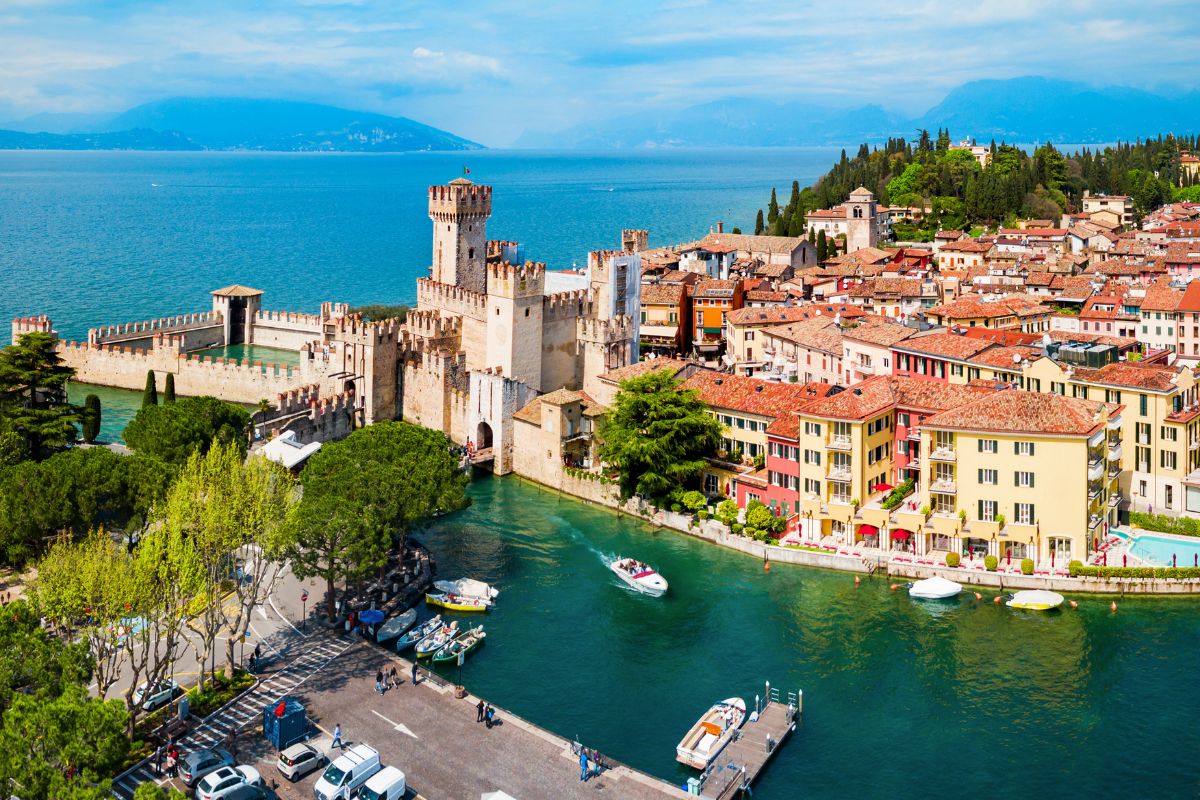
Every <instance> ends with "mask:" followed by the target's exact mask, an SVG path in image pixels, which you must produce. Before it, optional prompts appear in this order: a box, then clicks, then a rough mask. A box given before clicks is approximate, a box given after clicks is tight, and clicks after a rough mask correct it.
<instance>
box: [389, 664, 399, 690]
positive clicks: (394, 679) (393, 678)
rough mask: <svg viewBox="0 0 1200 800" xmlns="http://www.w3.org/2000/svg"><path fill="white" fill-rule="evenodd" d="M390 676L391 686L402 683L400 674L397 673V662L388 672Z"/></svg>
mask: <svg viewBox="0 0 1200 800" xmlns="http://www.w3.org/2000/svg"><path fill="white" fill-rule="evenodd" d="M388 678H389V680H388V685H389V686H393V687H395V686H399V685H400V683H401V681H400V676H399V675H397V674H396V665H395V664H393V665H392V671H391V672H389V673H388Z"/></svg>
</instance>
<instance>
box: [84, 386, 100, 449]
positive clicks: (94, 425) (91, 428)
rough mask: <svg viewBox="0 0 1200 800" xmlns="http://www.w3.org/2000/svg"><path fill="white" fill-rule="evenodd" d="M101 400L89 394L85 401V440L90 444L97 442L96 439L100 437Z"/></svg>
mask: <svg viewBox="0 0 1200 800" xmlns="http://www.w3.org/2000/svg"><path fill="white" fill-rule="evenodd" d="M100 416H101V411H100V398H99V397H97V396H96V395H94V394H89V395H88V396H87V397H85V398H84V400H83V414H82V417H81V419H82V422H83V440H84V441H85V442H87V443H88V444H91V443H92V442H94V441H96V437H97V436H99V435H100Z"/></svg>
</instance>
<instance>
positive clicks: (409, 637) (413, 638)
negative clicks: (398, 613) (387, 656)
mask: <svg viewBox="0 0 1200 800" xmlns="http://www.w3.org/2000/svg"><path fill="white" fill-rule="evenodd" d="M441 628H442V615H441V614H437V615H436V616H434V617H433V618H432V619H427V620H425V621H424V622H422V623H421V624H420V625H418V626H417V627H415V628H413V629H411V630H410V631H409V632H408V633H406V634H404V635H403V636H401V637H400V638H399V639H397V640H396V652H397V653H402V652H404V651H405V650H407V649H408V648H410V647H412V646H413V645H416V644H418V643H420V642H421V641H422V640H423V639H426V638H428V637H430V636H433V635H434V634H435V633H437V632H438V631H439V630H441Z"/></svg>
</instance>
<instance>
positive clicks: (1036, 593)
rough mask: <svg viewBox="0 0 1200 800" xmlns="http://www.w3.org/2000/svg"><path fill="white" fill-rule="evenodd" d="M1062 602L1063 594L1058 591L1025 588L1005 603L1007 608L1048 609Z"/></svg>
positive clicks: (1056, 606)
mask: <svg viewBox="0 0 1200 800" xmlns="http://www.w3.org/2000/svg"><path fill="white" fill-rule="evenodd" d="M1062 604H1063V596H1062V595H1061V594H1059V593H1058V592H1048V591H1046V590H1045V589H1025V590H1023V591H1020V592H1017V593H1015V594H1014V595H1013V596H1012V597H1010V598H1008V602H1007V603H1005V605H1007V606H1008V607H1009V608H1023V609H1026V610H1027V611H1049V610H1050V609H1052V608H1058V607H1059V606H1061V605H1062Z"/></svg>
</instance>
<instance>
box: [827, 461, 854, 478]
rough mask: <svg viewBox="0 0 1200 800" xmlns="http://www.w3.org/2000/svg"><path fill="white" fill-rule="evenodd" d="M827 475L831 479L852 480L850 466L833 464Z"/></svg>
mask: <svg viewBox="0 0 1200 800" xmlns="http://www.w3.org/2000/svg"><path fill="white" fill-rule="evenodd" d="M827 477H828V478H829V480H831V481H848V480H850V468H849V467H842V466H835V465H833V464H831V465H830V466H829V474H828V475H827Z"/></svg>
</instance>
